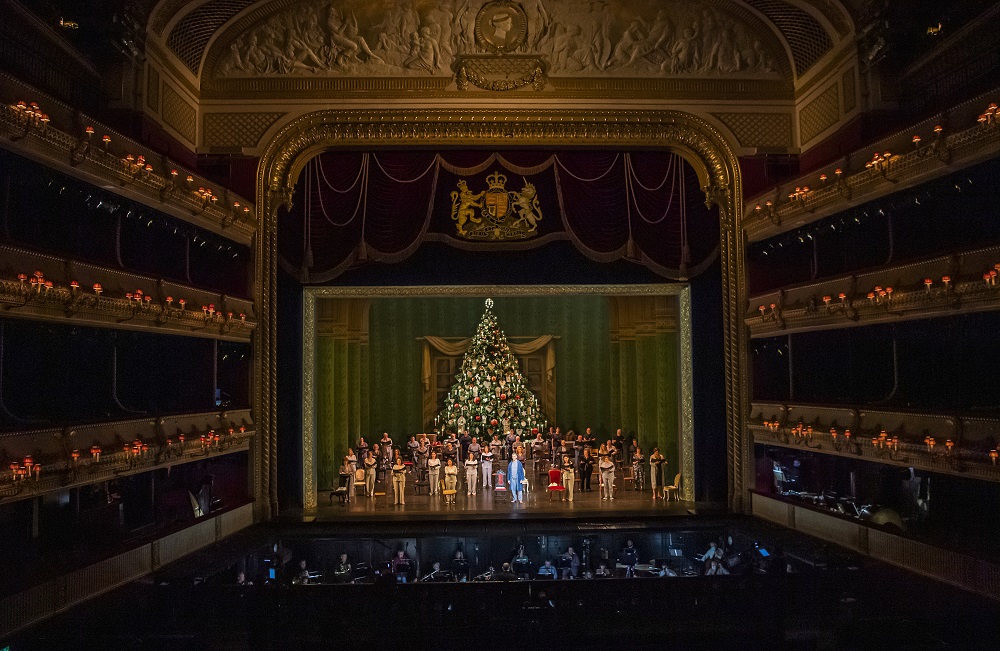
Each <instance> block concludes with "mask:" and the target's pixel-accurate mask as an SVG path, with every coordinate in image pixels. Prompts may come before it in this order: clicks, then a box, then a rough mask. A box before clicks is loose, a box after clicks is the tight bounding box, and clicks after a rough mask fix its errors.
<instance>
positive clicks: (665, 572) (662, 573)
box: [659, 563, 677, 576]
mask: <svg viewBox="0 0 1000 651" xmlns="http://www.w3.org/2000/svg"><path fill="white" fill-rule="evenodd" d="M659 575H660V576H677V572H674V571H673V570H672V569H670V566H669V565H667V564H666V563H664V564H663V567H661V568H660V574H659Z"/></svg>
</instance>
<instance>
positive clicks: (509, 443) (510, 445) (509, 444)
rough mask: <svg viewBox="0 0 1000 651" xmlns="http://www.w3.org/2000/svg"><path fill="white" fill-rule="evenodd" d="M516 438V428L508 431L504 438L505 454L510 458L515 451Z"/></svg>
mask: <svg viewBox="0 0 1000 651" xmlns="http://www.w3.org/2000/svg"><path fill="white" fill-rule="evenodd" d="M515 438H517V437H516V436H514V430H510V431H509V432H507V436H506V437H505V438H504V454H506V455H507V457H508V458H510V455H512V454H513V453H514V439H515Z"/></svg>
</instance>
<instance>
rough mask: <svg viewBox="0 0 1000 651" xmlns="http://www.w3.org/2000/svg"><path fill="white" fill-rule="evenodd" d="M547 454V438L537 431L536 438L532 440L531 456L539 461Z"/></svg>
mask: <svg viewBox="0 0 1000 651" xmlns="http://www.w3.org/2000/svg"><path fill="white" fill-rule="evenodd" d="M544 456H545V439H543V438H542V433H541V432H536V433H535V438H534V439H532V440H531V458H532V460H535V461H537V460H538V459H541V458H542V457H544Z"/></svg>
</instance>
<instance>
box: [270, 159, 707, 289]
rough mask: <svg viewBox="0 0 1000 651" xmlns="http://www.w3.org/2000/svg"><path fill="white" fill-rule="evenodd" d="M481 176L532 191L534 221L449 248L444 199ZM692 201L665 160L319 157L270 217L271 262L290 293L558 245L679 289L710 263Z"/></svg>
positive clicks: (701, 208)
mask: <svg viewBox="0 0 1000 651" xmlns="http://www.w3.org/2000/svg"><path fill="white" fill-rule="evenodd" d="M493 173H500V174H503V175H504V176H505V177H506V178H507V179H508V184H507V189H508V190H517V189H520V188H521V187H522V186H523V185H524V184H526V183H527V182H530V183H532V184H533V185H534V186H535V187H536V189H537V192H538V200H539V206H540V212H541V215H542V219H541V220H540V221H538V224H537V232H536V233H535V235H534V236H533V237H531V238H530V239H526V240H518V241H505V242H473V241H468V240H465V239H462V238H460V237H458V235H457V233H456V229H455V222H454V221H453V220H452V219H451V196H450V195H451V192H452V191H454V190H455V189H456V184H457V183H458V181H459V180H465V181H466V183H467V184H468V186H469V188H470V189H472V190H473V191H474V192H479V191H481V190H483V189H485V188H486V187H487V182H486V177H487V176H489V175H490V174H493ZM703 198H704V195H703V194H702V192H701V189H700V188H699V186H698V178H697V175H696V173H695V171H694V169H693V168H692V167H691V166H690V165H689V164H688V163H687V162H686V161H684V159H682V158H681V157H680V156H678V155H676V154H673V153H669V152H644V151H641V152H640V151H624V152H609V151H560V152H552V151H510V152H503V153H488V152H483V151H465V152H461V151H448V152H428V151H410V152H402V151H397V152H358V151H354V152H326V153H323V154H321V155H319V156H317V157H316V158H314V159H313V160H311V161H310V162H309V163H308V164H307V166H306V168H305V170H304V171H303V173H302V176H301V178H300V180H299V183H298V185H297V186H296V191H295V197H294V201H293V208H292V210H291V211H290V212H289V213H288V214H283V215H281V216H280V217H279V224H280V233H281V235H280V237H279V254H280V258H279V260H280V263H281V265H282V266H283V267H284V268H285V269H286V270H287V271H288V272H289V273H291V274H292V275H294V276H296V277H297V278H298V279H299V280H300V281H302V282H327V281H329V280H331V279H333V278H335V277H336V276H338V275H339V274H341V273H342V272H343V271H345V270H346V269H348V268H349V267H351V266H354V265H357V264H361V263H364V262H365V261H369V260H372V261H382V262H399V261H402V260H404V259H406V258H407V257H408V256H410V255H411V254H412V253H413V252H414V251H416V250H417V248H418V247H419V246H420V244H421V243H423V242H430V241H436V242H444V243H447V244H448V245H450V246H454V247H456V248H461V249H466V250H523V249H531V248H536V247H539V246H543V245H545V244H547V243H549V242H552V241H555V240H569V241H571V242H572V243H573V244H574V246H576V248H577V249H578V250H579V251H580V252H581V253H582V254H583V255H585V256H586V257H588V258H589V259H591V260H594V261H596V262H612V261H615V260H618V259H621V258H623V257H627V258H628V259H631V260H634V261H637V262H641V263H643V264H645V265H646V266H648V267H649V268H650V269H652V270H654V271H655V272H656V273H658V274H660V275H662V276H664V277H665V278H670V279H674V280H683V279H686V278H690V277H693V276H695V275H697V274H698V273H700V272H701V271H702V270H703V269H705V268H706V267H707V266H708V265H709V264H710V263H711V262H712V260H713V259H714V258H715V256H716V254H717V253H718V243H719V218H718V210H717V209H715V208H711V209H709V208H707V207H706V206H705V202H704V200H703Z"/></svg>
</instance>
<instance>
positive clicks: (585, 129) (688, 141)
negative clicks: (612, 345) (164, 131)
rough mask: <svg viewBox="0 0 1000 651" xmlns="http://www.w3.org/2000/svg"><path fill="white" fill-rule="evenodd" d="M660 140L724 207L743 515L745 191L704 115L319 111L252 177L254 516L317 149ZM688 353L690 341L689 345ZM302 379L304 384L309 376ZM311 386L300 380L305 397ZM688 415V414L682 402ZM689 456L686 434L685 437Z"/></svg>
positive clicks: (728, 377)
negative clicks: (286, 233) (282, 238)
mask: <svg viewBox="0 0 1000 651" xmlns="http://www.w3.org/2000/svg"><path fill="white" fill-rule="evenodd" d="M525 145H531V146H536V147H553V146H555V147H574V146H591V147H593V146H601V147H623V148H627V147H650V146H653V147H660V148H663V149H669V150H671V151H673V152H676V153H677V154H679V155H681V156H682V157H684V159H685V160H687V161H688V162H689V163H690V164H691V165H692V166H693V167H694V169H695V170H696V171H697V173H698V178H699V181H700V182H701V186H702V189H703V190H704V192H705V200H706V203H708V204H714V205H716V206H718V208H719V217H720V218H719V222H720V227H721V234H720V252H721V256H722V292H723V295H722V300H723V305H724V309H723V321H724V323H723V328H724V346H725V385H726V424H727V430H728V431H727V466H728V482H729V502H730V506H731V508H733V509H734V510H737V511H740V510H743V507H744V499H745V493H746V490H745V489H746V488H747V487H748V484H747V482H748V481H749V480H750V479H751V478H750V477H748V473H749V471H750V469H749V466H748V462H747V459H748V458H749V449H748V447H749V443H748V439H747V437H746V436H745V435H744V428H743V420H744V412H745V405H746V404H747V400H748V382H747V377H746V376H747V366H746V335H745V330H744V324H743V320H742V306H743V303H744V302H745V294H746V290H745V287H744V273H743V246H742V236H741V231H742V229H741V226H740V215H741V210H740V205H741V201H742V188H741V185H740V173H739V166H738V162H737V159H736V156H735V154H734V153H733V150H732V148H731V147H730V145H729V143H727V142H726V140H725V139H724V138H723V137H722V135H721V134H720V133H719V132H718V131H717V130H716V129H715V127H713V126H712V125H711V124H710V123H708V122H707V121H705V120H703V119H701V118H699V117H697V116H694V115H691V114H688V113H683V112H679V111H598V110H594V111H558V110H552V111H541V110H537V111H532V110H526V111H518V112H517V113H516V114H510V115H502V114H498V113H496V112H495V111H473V110H467V111H463V110H454V111H447V110H441V111H405V110H400V111H388V112H375V111H362V110H358V111H341V110H327V111H317V112H314V113H310V114H308V115H305V116H302V117H300V118H297V119H295V120H293V121H291V122H289V123H288V124H286V125H285V126H283V127H282V128H281V129H280V130H279V131H278V132H277V134H276V136H275V137H274V139H273V140H272V141H271V143H270V144H269V145H268V147H267V148H266V150H265V152H264V155H263V156H262V158H261V163H260V167H259V169H258V173H257V196H258V201H257V210H258V218H259V220H260V221H259V228H258V231H257V240H256V243H255V245H256V249H255V251H256V255H257V264H256V278H255V298H256V304H257V305H258V306H259V309H260V310H261V314H259V315H258V324H259V325H258V327H257V328H256V329H255V331H254V346H255V349H256V351H257V356H258V363H257V364H256V366H255V371H254V390H253V398H254V405H253V415H254V422H255V423H257V426H258V431H259V432H260V436H259V437H258V438H257V440H256V444H255V449H254V455H253V459H252V461H251V464H252V467H253V483H254V495H255V498H256V500H257V516H258V518H260V519H266V518H268V517H270V516H271V515H274V514H276V513H277V510H278V476H277V418H276V416H277V413H276V412H277V410H276V407H277V404H276V403H277V338H276V335H277V271H278V265H277V237H278V232H277V222H278V210H279V209H280V208H281V207H286V208H287V207H290V204H291V200H292V192H293V189H294V187H295V183H296V181H297V180H298V177H299V174H300V173H301V171H302V169H303V168H304V167H305V165H306V163H307V162H308V161H309V160H310V159H311V158H313V157H314V156H316V155H318V154H320V153H321V152H323V151H326V150H329V149H335V148H340V147H353V148H358V147H361V148H363V147H393V148H400V147H408V146H422V147H429V146H442V147H455V146H470V147H510V146H525ZM687 350H688V351H690V346H687ZM304 382H305V383H308V382H311V378H306V379H305V380H304ZM311 391H312V387H311V386H308V385H306V384H304V385H303V394H304V396H306V395H311ZM686 411H687V413H690V410H686ZM312 443H313V442H312V441H305V440H304V441H303V483H304V484H305V485H304V486H303V496H304V500H305V504H304V505H305V507H306V508H311V507H314V506H315V503H316V490H315V486H314V485H312V484H311V482H314V479H313V477H314V476H315V475H314V471H313V466H312V464H313V459H312ZM685 445H690V446H691V447H692V449H691V450H689V451H686V452H689V453H690V454H689V455H687V456H688V458H690V459H693V458H694V450H693V441H690V442H687V443H685Z"/></svg>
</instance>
